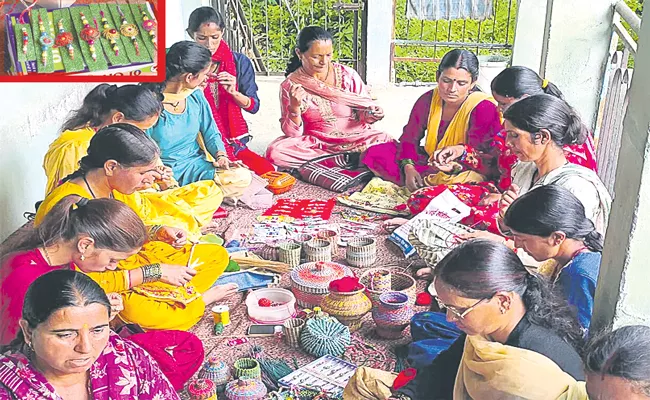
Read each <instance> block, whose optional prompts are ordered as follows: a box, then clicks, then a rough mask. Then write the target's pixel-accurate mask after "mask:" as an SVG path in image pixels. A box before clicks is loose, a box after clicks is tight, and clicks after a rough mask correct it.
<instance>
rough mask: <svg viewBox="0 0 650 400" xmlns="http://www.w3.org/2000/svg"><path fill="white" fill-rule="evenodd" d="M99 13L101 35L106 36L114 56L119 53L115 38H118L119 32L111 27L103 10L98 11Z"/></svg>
mask: <svg viewBox="0 0 650 400" xmlns="http://www.w3.org/2000/svg"><path fill="white" fill-rule="evenodd" d="M99 15H100V16H101V17H102V20H101V21H102V28H103V29H104V30H103V31H102V36H103V37H104V38H106V40H108V41H109V42H110V44H111V49H113V51H114V52H115V55H116V56H119V55H120V48H119V46H118V45H117V39H119V38H120V33H119V32H118V31H117V29H115V28H111V25H110V24H109V23H108V19H106V15H105V14H104V11H101V10H100V11H99Z"/></svg>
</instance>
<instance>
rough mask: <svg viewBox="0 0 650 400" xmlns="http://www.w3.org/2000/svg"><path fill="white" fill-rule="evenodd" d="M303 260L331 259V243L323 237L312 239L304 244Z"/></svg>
mask: <svg viewBox="0 0 650 400" xmlns="http://www.w3.org/2000/svg"><path fill="white" fill-rule="evenodd" d="M303 248H304V249H305V261H307V262H316V261H332V244H331V243H330V242H329V241H327V240H323V239H314V240H312V241H309V242H307V243H305V244H304V246H303Z"/></svg>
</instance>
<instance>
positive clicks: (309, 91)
mask: <svg viewBox="0 0 650 400" xmlns="http://www.w3.org/2000/svg"><path fill="white" fill-rule="evenodd" d="M331 60H332V36H331V35H330V34H329V33H328V32H327V31H325V30H324V29H322V28H319V27H313V26H312V27H307V28H304V29H303V30H302V31H300V34H299V35H298V45H297V48H296V51H295V54H294V55H293V57H292V59H291V61H290V62H289V65H288V67H287V74H286V75H287V79H286V80H285V81H284V82H282V84H281V85H280V102H281V107H282V117H281V118H280V123H281V127H282V132H283V133H284V135H285V136H283V137H280V138H278V139H276V140H274V141H273V142H272V143H271V144H270V145H269V147H268V149H267V153H266V156H267V158H268V159H269V160H270V161H271V162H272V163H273V164H275V165H277V166H278V167H280V168H297V167H299V166H301V165H302V164H304V163H305V162H307V161H310V160H313V159H314V158H317V157H320V156H324V155H328V154H336V153H342V152H357V153H360V152H362V151H364V150H366V149H367V148H368V147H370V146H372V145H375V144H379V143H386V142H392V141H394V139H393V138H392V137H390V136H389V135H388V134H386V133H384V132H381V131H379V130H376V129H373V128H372V124H373V123H375V122H377V121H379V120H381V119H382V118H383V117H384V111H383V110H382V109H381V107H379V106H377V105H376V104H375V103H374V102H373V100H372V99H371V98H370V95H369V93H368V89H367V87H366V85H365V84H364V83H363V80H362V79H361V77H360V76H359V74H358V73H357V72H356V71H354V70H353V69H351V68H349V67H346V66H344V65H341V64H338V63H334V62H332V61H331Z"/></svg>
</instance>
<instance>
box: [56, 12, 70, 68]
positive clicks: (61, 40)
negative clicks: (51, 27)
mask: <svg viewBox="0 0 650 400" xmlns="http://www.w3.org/2000/svg"><path fill="white" fill-rule="evenodd" d="M57 28H58V29H59V34H58V35H56V38H55V39H54V44H55V46H56V47H65V48H67V49H68V55H69V56H70V59H72V60H74V46H73V45H72V42H74V36H72V33H70V32H66V31H65V27H64V26H63V20H62V19H60V20H59V22H58V23H57Z"/></svg>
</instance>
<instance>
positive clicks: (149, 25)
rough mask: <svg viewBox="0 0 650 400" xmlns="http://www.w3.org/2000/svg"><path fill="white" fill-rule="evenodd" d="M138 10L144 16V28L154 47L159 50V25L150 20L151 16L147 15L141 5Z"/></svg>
mask: <svg viewBox="0 0 650 400" xmlns="http://www.w3.org/2000/svg"><path fill="white" fill-rule="evenodd" d="M138 9H139V10H140V13H141V14H142V28H143V29H144V30H145V31H147V32H148V33H149V37H150V38H151V43H153V46H154V47H155V48H156V49H158V38H157V37H156V26H157V25H158V23H157V22H156V21H155V20H153V19H150V18H149V15H147V13H146V12H145V11H144V10H143V9H142V6H141V5H138Z"/></svg>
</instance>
